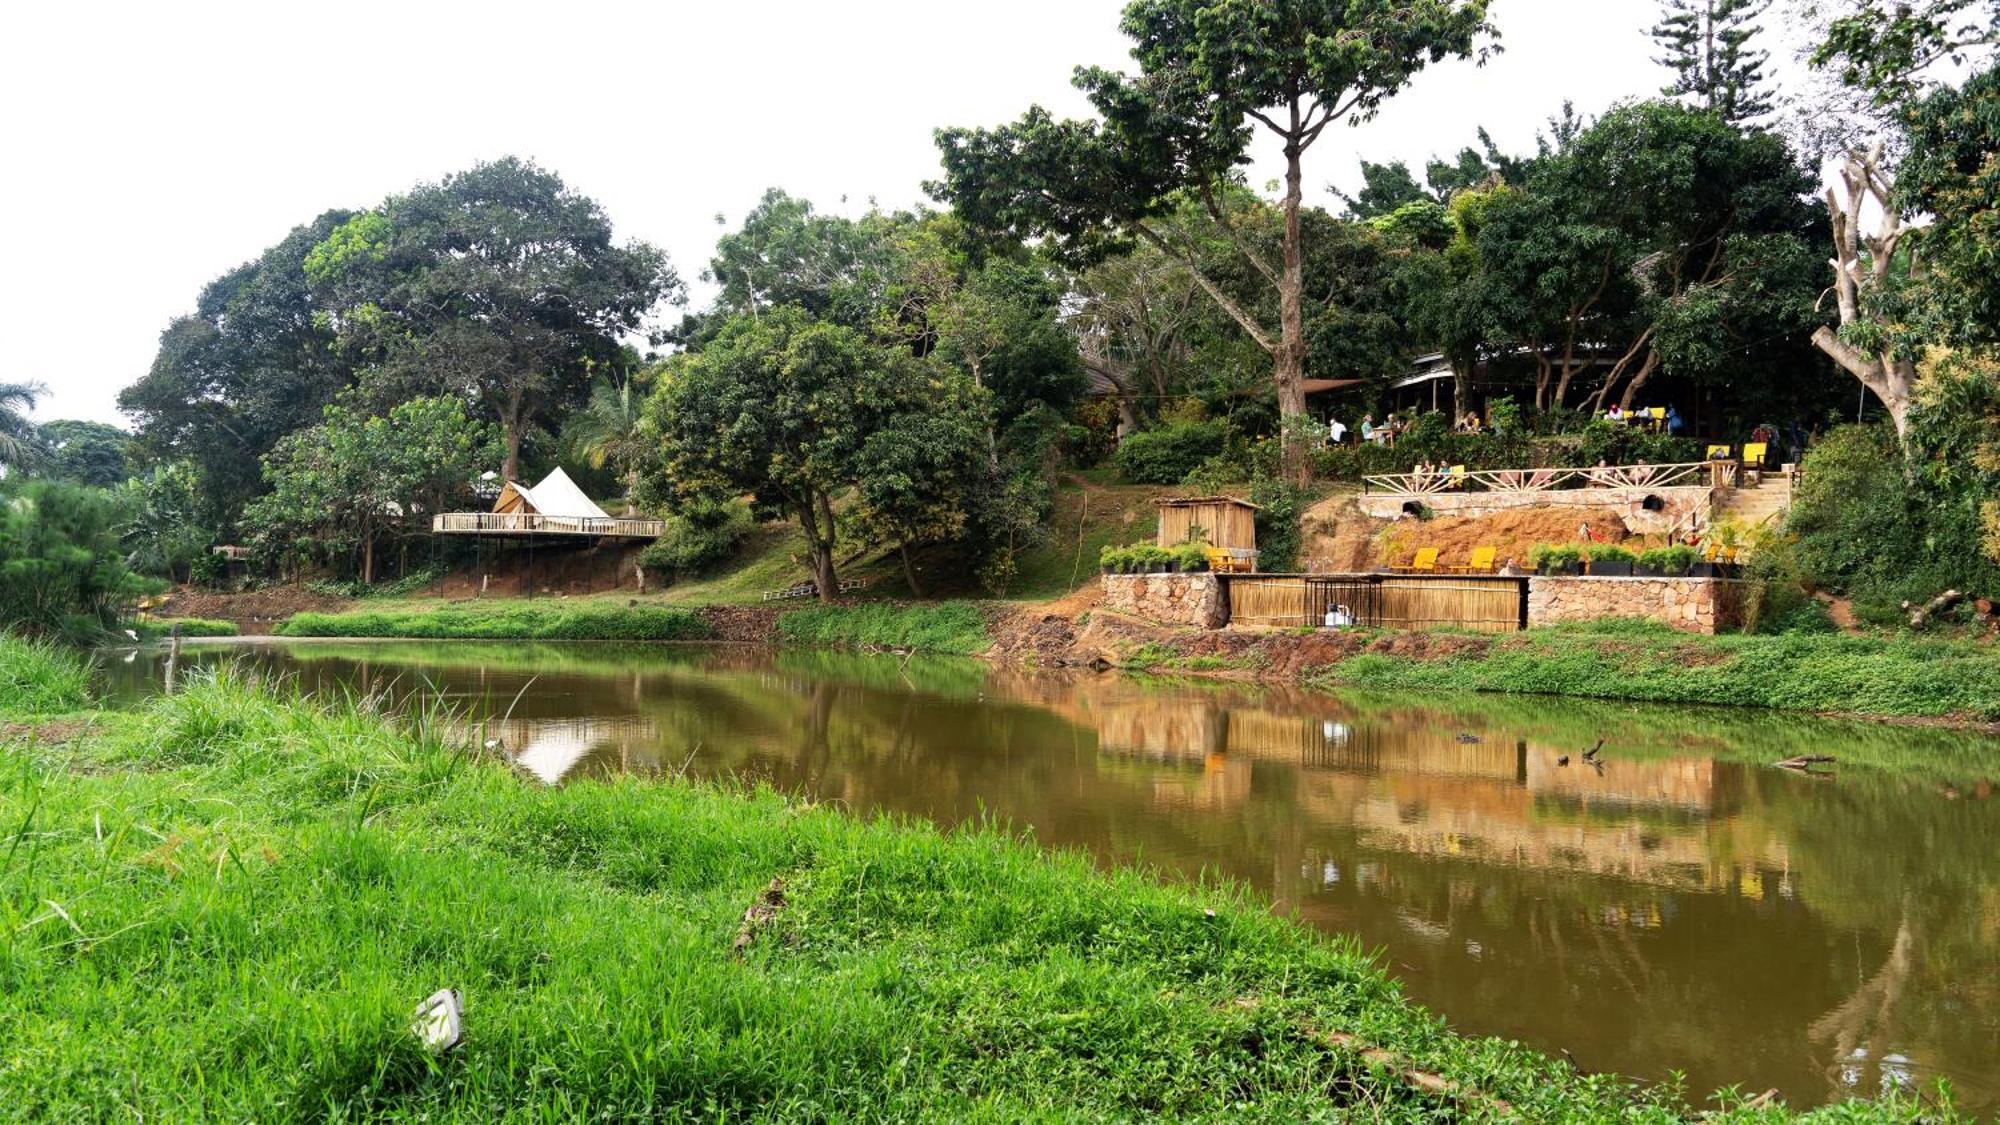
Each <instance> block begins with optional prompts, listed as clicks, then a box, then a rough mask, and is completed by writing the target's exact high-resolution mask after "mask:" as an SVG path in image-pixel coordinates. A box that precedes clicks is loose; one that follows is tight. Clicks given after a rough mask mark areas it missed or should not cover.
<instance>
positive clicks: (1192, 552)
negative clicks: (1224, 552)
mask: <svg viewBox="0 0 2000 1125" xmlns="http://www.w3.org/2000/svg"><path fill="white" fill-rule="evenodd" d="M1174 563H1175V569H1177V570H1179V571H1180V572H1181V573H1182V574H1203V573H1206V572H1207V570H1208V544H1206V543H1183V544H1181V545H1180V546H1178V547H1175V548H1174Z"/></svg>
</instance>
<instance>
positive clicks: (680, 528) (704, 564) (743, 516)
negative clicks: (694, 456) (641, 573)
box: [639, 500, 757, 575]
mask: <svg viewBox="0 0 2000 1125" xmlns="http://www.w3.org/2000/svg"><path fill="white" fill-rule="evenodd" d="M666 522H667V526H666V533H665V534H663V535H661V536H660V538H658V539H656V540H654V541H653V542H652V543H651V544H649V545H648V546H647V547H646V549H645V550H644V551H641V552H640V553H639V563H640V565H641V566H644V567H646V568H647V569H648V570H660V571H665V572H667V573H669V574H675V575H689V574H698V573H700V572H702V571H704V570H707V569H709V568H710V567H713V566H715V565H716V564H718V563H721V562H724V561H726V560H727V559H729V558H730V557H731V556H732V555H734V554H735V553H736V549H737V548H738V547H740V546H741V545H742V543H743V540H744V538H745V537H746V536H748V535H749V534H750V533H751V532H752V531H755V530H756V529H757V519H756V517H755V516H752V515H751V514H750V508H749V506H748V505H746V504H744V503H742V502H741V501H734V500H732V501H729V502H727V503H721V504H716V503H703V504H690V505H688V506H687V507H685V508H684V509H682V510H681V511H678V512H675V513H674V514H673V515H671V516H668V517H667V521H666Z"/></svg>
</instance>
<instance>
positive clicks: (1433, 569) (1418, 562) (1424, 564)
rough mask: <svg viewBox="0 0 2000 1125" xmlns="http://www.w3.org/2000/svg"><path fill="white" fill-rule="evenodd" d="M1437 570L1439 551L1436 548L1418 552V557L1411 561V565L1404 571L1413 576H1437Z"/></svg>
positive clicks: (1426, 548) (1427, 548)
mask: <svg viewBox="0 0 2000 1125" xmlns="http://www.w3.org/2000/svg"><path fill="white" fill-rule="evenodd" d="M1437 568H1438V549H1437V548H1436V547H1425V548H1423V549H1422V550H1420V551H1418V552H1417V557H1416V558H1414V559H1411V560H1410V565H1409V566H1406V567H1404V568H1403V569H1404V570H1407V571H1409V572H1410V573H1412V574H1435V573H1437Z"/></svg>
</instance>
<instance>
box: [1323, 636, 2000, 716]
mask: <svg viewBox="0 0 2000 1125" xmlns="http://www.w3.org/2000/svg"><path fill="white" fill-rule="evenodd" d="M1312 678H1316V679H1319V680H1321V681H1322V682H1328V683H1338V684H1345V685H1351V686H1356V687H1369V688H1393V689H1397V690H1409V691H1474V692H1495V693H1503V694H1511V695H1566V696H1576V697H1580V698H1591V699H1619V700H1632V701H1638V702H1648V703H1703V704H1722V705H1727V706H1735V707H1769V708H1776V709H1781V710H1791V711H1815V712H1827V713H1840V714H1852V715H1868V716H1876V717H1882V718H1927V719H1954V720H1960V721H1967V722H1981V723H1985V722H1995V721H2000V648H1995V647H1994V646H1992V645H1989V644H1984V643H1980V642H1974V641H1955V640H1929V639H1915V638H1905V637H1848V636H1836V635H1821V634H1811V635H1797V636H1777V637H1766V636H1722V637H1693V636H1688V635H1685V634H1680V633H1674V632H1671V631H1669V630H1667V629H1666V628H1665V627H1664V626H1659V627H1650V626H1640V625H1633V624H1631V623H1629V622H1607V623H1604V624H1603V625H1602V626H1599V627H1594V628H1593V627H1584V628H1558V629H1542V630H1534V631H1531V632H1528V633H1523V634H1520V635H1519V636H1511V637H1505V638H1500V639H1495V640H1490V641H1487V640H1481V641H1478V642H1477V643H1469V644H1460V645H1449V644H1440V645H1434V646H1430V645H1420V646H1410V648H1409V651H1408V652H1407V653H1398V652H1397V651H1396V646H1393V645H1389V646H1382V647H1381V648H1380V649H1379V650H1376V651H1363V652H1360V653H1358V654H1356V655H1354V656H1351V657H1349V658H1347V659H1345V660H1342V661H1340V662H1338V663H1337V664H1334V665H1332V666H1330V667H1328V668H1327V669H1325V671H1324V672H1320V673H1316V674H1314V675H1313V677H1312Z"/></svg>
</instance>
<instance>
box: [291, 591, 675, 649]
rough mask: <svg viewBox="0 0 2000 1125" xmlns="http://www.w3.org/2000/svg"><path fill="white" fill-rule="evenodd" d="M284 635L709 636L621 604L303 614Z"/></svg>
mask: <svg viewBox="0 0 2000 1125" xmlns="http://www.w3.org/2000/svg"><path fill="white" fill-rule="evenodd" d="M278 633H279V634H280V635H281V636H286V637H418V638H424V639H433V640H538V641H692V640H702V639H704V638H706V637H707V636H709V629H708V626H707V624H706V623H705V622H703V621H702V620H701V618H700V617H699V616H697V615H696V614H694V613H693V612H691V611H689V610H685V609H679V608H674V607H669V606H660V605H651V604H642V605H636V606H634V605H627V604H625V603H624V602H622V601H616V600H612V599H603V600H598V601H576V602H564V601H556V600H546V599H545V600H541V601H526V602H521V601H482V602H451V603H445V604H435V603H433V604H431V605H421V604H418V605H403V606H385V607H383V608H380V609H361V610H353V611H350V612H347V613H301V614H298V615H297V616H295V617H293V618H292V619H291V620H289V621H287V622H285V623H284V624H283V625H281V626H279V628H278Z"/></svg>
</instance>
